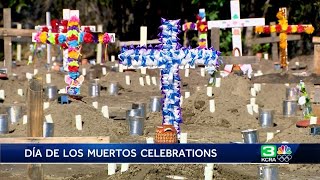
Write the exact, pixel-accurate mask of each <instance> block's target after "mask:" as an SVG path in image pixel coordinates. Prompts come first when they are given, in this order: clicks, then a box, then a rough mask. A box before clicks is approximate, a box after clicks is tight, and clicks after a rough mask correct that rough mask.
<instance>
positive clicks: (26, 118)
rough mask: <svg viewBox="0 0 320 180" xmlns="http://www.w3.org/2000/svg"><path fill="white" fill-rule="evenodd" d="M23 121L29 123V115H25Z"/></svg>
mask: <svg viewBox="0 0 320 180" xmlns="http://www.w3.org/2000/svg"><path fill="white" fill-rule="evenodd" d="M22 123H23V124H27V123H28V116H27V115H23V117H22Z"/></svg>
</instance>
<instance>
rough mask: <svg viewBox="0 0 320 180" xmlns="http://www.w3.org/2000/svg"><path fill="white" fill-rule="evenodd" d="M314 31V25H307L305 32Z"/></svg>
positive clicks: (310, 32)
mask: <svg viewBox="0 0 320 180" xmlns="http://www.w3.org/2000/svg"><path fill="white" fill-rule="evenodd" d="M313 31H314V27H313V26H307V27H306V28H305V32H306V33H307V34H312V33H313Z"/></svg>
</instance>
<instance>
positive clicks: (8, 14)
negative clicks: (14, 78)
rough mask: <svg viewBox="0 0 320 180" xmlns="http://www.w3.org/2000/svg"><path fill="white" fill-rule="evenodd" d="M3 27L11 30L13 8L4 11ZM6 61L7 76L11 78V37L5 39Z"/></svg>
mask: <svg viewBox="0 0 320 180" xmlns="http://www.w3.org/2000/svg"><path fill="white" fill-rule="evenodd" d="M3 26H4V28H11V8H4V9H3ZM3 39H4V59H5V66H6V68H7V74H8V75H9V76H10V75H11V71H12V42H11V37H4V38H3Z"/></svg>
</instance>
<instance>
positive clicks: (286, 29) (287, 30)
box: [255, 8, 314, 68]
mask: <svg viewBox="0 0 320 180" xmlns="http://www.w3.org/2000/svg"><path fill="white" fill-rule="evenodd" d="M286 11H287V10H286V8H279V12H278V13H277V18H278V19H279V20H278V22H279V24H276V25H271V26H256V27H255V31H256V33H259V34H261V33H266V34H270V33H274V32H276V33H280V34H279V39H280V42H279V46H280V64H281V67H282V68H286V67H287V66H288V63H287V46H288V44H287V34H291V33H307V34H312V33H313V31H314V27H313V26H312V25H311V24H307V25H304V24H299V25H288V20H287V15H286V14H287V13H286Z"/></svg>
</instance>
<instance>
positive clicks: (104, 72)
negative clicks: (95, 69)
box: [102, 67, 107, 76]
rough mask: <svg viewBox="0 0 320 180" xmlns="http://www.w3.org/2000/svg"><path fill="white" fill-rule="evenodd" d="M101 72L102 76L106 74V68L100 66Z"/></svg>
mask: <svg viewBox="0 0 320 180" xmlns="http://www.w3.org/2000/svg"><path fill="white" fill-rule="evenodd" d="M102 74H103V75H104V76H105V75H106V74H107V68H106V67H102Z"/></svg>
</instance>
